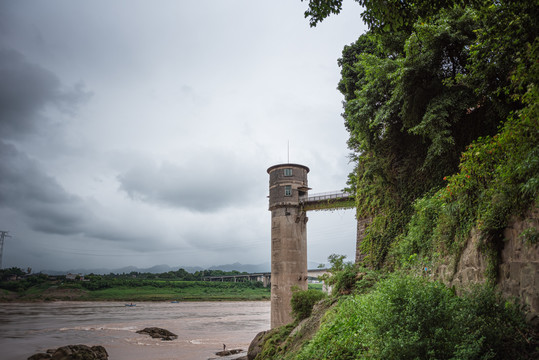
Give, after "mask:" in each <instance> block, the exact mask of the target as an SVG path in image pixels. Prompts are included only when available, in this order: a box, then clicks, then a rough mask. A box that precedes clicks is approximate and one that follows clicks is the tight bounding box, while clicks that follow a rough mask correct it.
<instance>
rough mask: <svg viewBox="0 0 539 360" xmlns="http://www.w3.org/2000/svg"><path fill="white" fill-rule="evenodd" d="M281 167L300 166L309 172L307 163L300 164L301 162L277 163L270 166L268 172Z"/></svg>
mask: <svg viewBox="0 0 539 360" xmlns="http://www.w3.org/2000/svg"><path fill="white" fill-rule="evenodd" d="M281 167H299V168H303V169H305V170H307V172H309V171H310V170H309V168H308V167H307V166H305V165H300V164H291V163H286V164H277V165H273V166H270V167H269V168H268V170H267V171H268V174H269V173H270V172H272V171H273V170H275V169H277V168H281Z"/></svg>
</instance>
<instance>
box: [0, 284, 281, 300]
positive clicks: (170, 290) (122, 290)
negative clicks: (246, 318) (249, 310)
mask: <svg viewBox="0 0 539 360" xmlns="http://www.w3.org/2000/svg"><path fill="white" fill-rule="evenodd" d="M269 299H270V289H269V288H263V287H249V286H246V285H245V284H241V283H211V282H206V283H204V282H182V284H181V286H180V285H178V284H175V283H171V284H168V286H162V287H156V286H149V285H144V286H137V287H133V286H115V287H111V288H107V289H98V290H88V289H84V288H82V287H81V286H80V285H78V284H54V283H49V284H40V285H37V286H32V287H30V288H28V289H24V290H21V291H10V290H5V289H0V302H41V301H125V302H140V301H260V300H269Z"/></svg>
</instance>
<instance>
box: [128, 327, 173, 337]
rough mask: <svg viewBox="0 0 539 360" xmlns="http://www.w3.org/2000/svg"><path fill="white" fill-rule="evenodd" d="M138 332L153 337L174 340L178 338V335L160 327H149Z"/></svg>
mask: <svg viewBox="0 0 539 360" xmlns="http://www.w3.org/2000/svg"><path fill="white" fill-rule="evenodd" d="M137 334H148V335H150V336H151V337H152V338H156V339H161V340H174V339H177V338H178V335H176V334H173V333H171V332H170V331H168V330H166V329H161V328H158V327H149V328H145V329H143V330H139V331H137Z"/></svg>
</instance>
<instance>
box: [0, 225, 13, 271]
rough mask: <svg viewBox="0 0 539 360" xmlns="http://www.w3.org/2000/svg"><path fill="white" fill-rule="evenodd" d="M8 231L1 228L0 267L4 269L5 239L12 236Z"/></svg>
mask: <svg viewBox="0 0 539 360" xmlns="http://www.w3.org/2000/svg"><path fill="white" fill-rule="evenodd" d="M8 233H9V231H3V230H0V269H2V256H3V255H4V239H5V238H7V237H11V235H8Z"/></svg>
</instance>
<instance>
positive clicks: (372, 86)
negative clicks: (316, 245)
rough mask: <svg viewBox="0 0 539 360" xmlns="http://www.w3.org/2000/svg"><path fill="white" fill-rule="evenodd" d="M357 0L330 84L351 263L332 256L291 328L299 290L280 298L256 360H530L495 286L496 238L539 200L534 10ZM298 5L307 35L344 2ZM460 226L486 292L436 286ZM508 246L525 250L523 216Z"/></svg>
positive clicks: (528, 5) (529, 329)
mask: <svg viewBox="0 0 539 360" xmlns="http://www.w3.org/2000/svg"><path fill="white" fill-rule="evenodd" d="M355 1H356V2H357V3H359V5H361V6H362V7H363V9H362V11H363V12H362V14H361V17H362V19H363V21H364V22H365V23H366V24H367V26H368V30H367V31H366V33H364V34H363V35H361V36H360V37H359V38H358V40H357V41H356V42H354V43H352V44H350V45H347V46H345V47H344V50H343V52H342V57H341V58H340V59H339V60H338V64H339V66H340V67H341V80H340V82H339V84H338V89H339V91H340V92H341V93H342V94H343V95H344V102H343V105H344V112H343V117H344V123H345V127H346V129H347V130H348V132H349V135H350V136H349V140H348V146H349V148H350V150H351V151H352V153H351V160H352V161H353V163H354V164H355V169H354V171H353V172H352V173H351V174H350V176H349V179H348V185H349V190H350V192H352V193H354V194H355V195H356V210H357V212H356V213H357V217H358V219H366V220H367V221H366V222H367V224H368V225H367V226H366V230H365V233H364V238H363V240H362V241H361V244H360V248H359V250H360V253H361V254H362V255H363V258H362V260H361V261H360V263H359V264H352V263H346V262H344V258H343V257H342V256H338V255H334V256H332V257H331V258H330V259H329V260H330V262H332V264H333V272H332V274H331V275H330V276H328V278H327V279H326V281H327V282H329V283H332V284H333V286H334V292H333V295H332V296H331V297H330V298H328V299H325V300H321V301H320V302H319V303H318V304H317V305H316V306H315V307H314V308H313V309H312V314H311V316H310V317H307V318H305V319H303V320H300V319H301V318H303V316H304V315H303V314H307V313H309V311H310V309H309V311H305V309H304V307H307V308H308V305H310V304H312V301H311V299H312V294H310V293H301V292H298V293H296V294H294V296H295V297H296V299H295V301H296V305H298V304H303V305H302V306H299V305H298V306H297V308H295V310H294V311H295V314H296V320H295V322H294V323H292V324H289V325H287V326H284V327H281V328H277V329H272V330H271V331H269V332H267V333H265V334H261V335H260V336H258V337H257V339H255V341H259V342H258V344H259V347H258V350H259V352H258V355H257V357H256V359H537V358H539V340H538V335H537V334H538V333H537V331H538V329H537V323H535V324H534V323H527V322H525V321H524V317H523V314H522V312H521V311H522V310H524V311H526V306H525V304H523V303H521V301H522V300H524V299H518V298H517V299H504V298H502V297H501V295H500V294H499V291H498V289H497V288H496V284H497V282H498V280H499V261H500V253H501V249H503V247H504V235H503V232H504V229H505V228H506V227H507V225H508V224H509V222H510V221H511V220H512V219H518V218H521V219H522V218H525V216H526V214H529V213H530V212H533V211H535V212H536V211H537V204H538V203H539V146H538V139H539V89H538V87H537V85H538V83H537V82H538V79H539V62H538V61H537V59H538V58H539V41H538V38H537V34H539V3H538V2H537V1H536V0H521V1H512V0H497V1H489V0H468V1H463V0H440V1H427V0H355ZM308 3H309V8H308V10H307V11H306V13H305V16H306V17H308V18H309V19H310V24H311V26H316V25H318V24H319V23H320V22H321V21H323V20H324V19H325V18H326V17H328V16H330V15H334V14H338V13H339V12H340V11H341V10H342V3H343V2H342V0H329V1H320V0H309V2H308ZM472 232H473V233H478V234H479V241H478V250H479V251H480V252H481V254H482V255H483V256H485V258H486V259H487V266H486V271H485V274H484V275H485V276H484V278H485V279H486V280H485V282H484V284H482V285H476V286H470V287H469V288H458V289H455V288H449V287H447V286H446V285H444V284H442V283H440V282H438V281H436V279H434V276H432V275H431V274H433V272H432V271H431V270H432V269H434V268H436V266H437V265H440V264H456V263H457V260H458V259H459V258H460V256H461V255H462V253H463V251H464V249H465V247H466V244H467V243H468V240H469V238H470V235H471V233H472ZM520 240H521V241H522V242H523V244H524V245H525V246H529V247H530V249H531V248H533V249H535V248H536V247H537V244H538V242H539V230H538V227H537V225H536V220H533V221H530V226H529V227H528V228H527V229H524V231H523V232H522V233H521V235H520ZM425 269H427V271H425ZM457 293H458V295H457Z"/></svg>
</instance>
